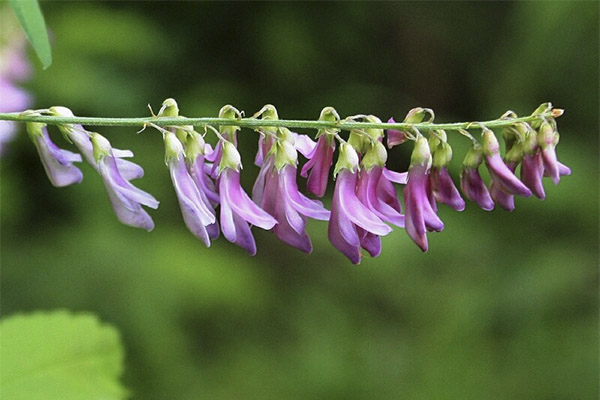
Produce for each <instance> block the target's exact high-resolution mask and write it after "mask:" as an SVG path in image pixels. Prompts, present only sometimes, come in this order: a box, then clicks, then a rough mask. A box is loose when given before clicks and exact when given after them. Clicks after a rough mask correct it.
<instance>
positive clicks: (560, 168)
mask: <svg viewBox="0 0 600 400" xmlns="http://www.w3.org/2000/svg"><path fill="white" fill-rule="evenodd" d="M537 139H538V145H539V148H540V152H541V155H542V162H543V164H544V176H548V177H550V179H552V181H553V182H554V184H555V185H557V184H558V182H559V181H560V177H561V175H570V174H571V169H570V168H569V167H567V166H566V165H564V164H562V163H561V162H559V161H558V158H557V157H556V145H557V144H558V141H559V135H558V132H556V129H555V128H554V127H553V126H552V125H551V124H550V122H548V121H544V122H543V123H542V125H541V126H540V129H539V132H538V135H537Z"/></svg>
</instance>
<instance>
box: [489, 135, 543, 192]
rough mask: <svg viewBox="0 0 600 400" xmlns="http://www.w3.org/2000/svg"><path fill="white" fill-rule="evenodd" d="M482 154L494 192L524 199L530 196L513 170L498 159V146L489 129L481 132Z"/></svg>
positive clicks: (500, 158) (527, 189)
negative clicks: (501, 192) (499, 191)
mask: <svg viewBox="0 0 600 400" xmlns="http://www.w3.org/2000/svg"><path fill="white" fill-rule="evenodd" d="M483 154H484V156H485V163H486V165H487V168H488V170H489V172H490V176H491V178H492V183H493V187H494V190H501V191H503V192H505V193H507V194H513V195H515V194H516V195H520V196H525V197H529V196H531V190H529V188H528V187H527V186H525V185H524V184H523V182H521V181H520V180H519V179H518V178H517V177H516V176H515V174H514V173H513V171H514V168H513V170H511V169H510V168H509V167H507V166H506V164H505V163H504V161H503V160H502V157H500V145H499V144H498V140H497V139H496V137H495V136H494V133H493V132H492V131H491V130H489V129H485V130H484V131H483Z"/></svg>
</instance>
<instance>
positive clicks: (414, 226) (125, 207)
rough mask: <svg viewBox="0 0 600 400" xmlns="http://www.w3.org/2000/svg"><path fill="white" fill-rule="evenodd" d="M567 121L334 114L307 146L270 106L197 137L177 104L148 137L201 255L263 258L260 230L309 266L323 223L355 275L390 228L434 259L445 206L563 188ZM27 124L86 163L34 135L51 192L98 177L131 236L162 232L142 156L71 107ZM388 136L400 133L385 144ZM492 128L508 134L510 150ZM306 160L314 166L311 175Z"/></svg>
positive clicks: (199, 125)
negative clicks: (245, 179)
mask: <svg viewBox="0 0 600 400" xmlns="http://www.w3.org/2000/svg"><path fill="white" fill-rule="evenodd" d="M561 114H562V110H557V109H552V106H551V105H550V104H549V103H544V104H542V105H541V106H540V107H538V109H536V111H534V113H533V114H531V115H530V116H528V117H524V118H518V117H517V116H516V115H515V114H514V113H513V112H507V113H505V114H504V115H503V116H502V117H501V118H499V119H497V120H493V121H488V122H487V125H486V123H464V124H463V123H460V124H443V126H441V125H440V124H434V123H433V117H434V114H433V111H431V110H430V109H427V108H421V107H417V108H414V109H412V110H410V111H409V113H408V114H407V116H406V117H405V118H404V119H403V122H402V123H400V124H396V123H395V122H394V119H393V118H390V119H389V120H388V122H389V123H388V124H384V123H382V122H381V120H380V119H379V118H378V117H376V116H374V115H363V114H359V115H354V116H351V117H347V118H345V119H340V117H339V115H338V113H337V112H336V111H335V110H334V109H333V108H332V107H326V108H325V109H323V111H322V112H321V114H320V117H319V119H318V120H316V121H304V122H310V124H306V126H304V127H305V128H306V127H309V126H310V127H314V129H317V135H316V142H315V141H314V140H313V139H311V138H310V137H309V136H308V135H306V134H299V133H296V132H292V131H291V130H290V129H288V126H286V124H287V123H288V122H289V123H290V124H289V125H290V126H294V124H297V123H298V122H303V121H286V120H280V119H279V116H278V113H277V110H276V109H275V107H274V106H273V105H266V106H264V107H263V108H262V109H261V110H260V111H259V112H257V113H256V114H254V115H253V117H252V118H244V117H243V113H242V112H240V111H238V110H237V109H236V108H235V107H233V106H230V105H228V106H224V107H223V108H222V109H221V110H220V112H219V118H218V119H217V120H216V121H215V122H216V124H215V126H213V125H211V124H209V123H208V122H206V123H204V122H202V121H200V122H198V120H196V121H194V123H193V124H192V125H190V124H189V123H188V124H186V123H179V122H180V121H179V120H180V119H181V121H182V122H187V121H190V120H188V119H185V117H182V116H180V115H179V108H178V105H177V103H176V102H175V100H173V99H167V100H165V102H163V105H162V107H161V109H160V111H159V112H158V114H157V115H154V114H153V117H152V118H151V119H148V120H147V122H145V123H144V124H145V126H144V128H145V127H147V126H150V127H152V128H155V129H157V130H158V131H160V132H161V134H162V136H163V139H164V145H165V162H166V164H167V166H168V169H169V173H170V177H171V181H172V183H173V187H174V191H175V195H176V196H177V199H178V202H179V206H180V209H181V215H182V217H183V221H184V223H185V225H186V226H187V228H188V229H189V230H190V232H191V233H192V234H193V235H195V236H196V237H197V238H199V239H200V240H201V241H202V242H203V243H204V244H205V245H206V246H210V245H211V243H212V241H213V240H215V239H217V237H218V236H219V234H220V232H221V233H222V234H223V236H224V237H225V238H226V239H227V240H228V241H230V242H233V243H235V244H237V245H238V246H240V247H241V248H243V249H244V250H246V251H247V252H248V253H249V254H251V255H254V254H256V252H257V246H256V242H255V239H254V235H253V233H252V227H253V226H257V227H259V228H262V229H264V230H272V231H273V233H274V235H275V237H277V238H278V239H279V240H280V241H282V242H284V243H286V244H288V245H290V246H292V247H295V248H297V249H298V250H300V251H303V252H305V253H311V252H312V251H313V243H312V241H311V239H310V238H309V236H308V234H307V232H306V228H307V223H308V220H309V219H316V220H322V221H327V223H328V238H329V241H330V242H331V244H332V245H333V247H334V248H336V249H337V250H338V251H340V252H341V253H342V254H343V255H345V256H346V257H347V258H348V259H349V260H350V261H351V262H352V263H355V264H358V263H360V262H361V260H362V258H363V255H365V254H368V255H370V256H371V257H377V256H378V255H379V254H380V253H381V251H382V247H383V246H382V245H383V243H384V242H388V243H393V241H394V240H397V239H395V238H385V239H384V237H385V236H387V235H388V234H389V233H391V232H392V226H396V227H398V228H404V229H405V230H406V233H407V234H408V236H409V237H410V238H411V239H412V241H414V242H415V243H416V244H417V246H418V247H419V248H420V249H421V250H422V251H427V250H428V248H429V243H428V238H427V233H428V232H440V231H442V230H443V229H444V223H443V222H442V220H441V218H440V216H439V215H438V203H441V204H444V205H447V206H448V207H450V208H452V209H453V210H456V211H462V210H464V209H465V206H466V204H465V200H464V199H463V196H464V198H465V199H468V200H471V201H473V202H474V203H476V204H477V205H478V206H479V207H481V208H482V209H484V210H488V211H489V210H492V209H494V207H495V204H498V205H499V206H500V207H501V208H503V209H506V210H509V211H512V210H513V209H514V208H515V196H516V195H518V196H523V197H529V196H531V194H534V195H535V196H536V197H538V198H540V199H544V198H545V197H546V193H545V190H544V186H543V178H544V177H549V178H550V179H551V180H552V181H553V182H554V183H558V182H559V180H560V177H561V176H563V175H569V174H570V173H571V170H570V169H569V168H568V167H566V166H565V165H564V164H562V163H560V162H559V161H558V158H557V156H556V145H557V144H558V140H559V134H558V132H557V125H556V120H555V119H556V117H558V116H560V115H561ZM22 115H23V116H29V117H30V118H37V117H44V116H49V117H55V118H60V119H62V122H61V123H56V125H58V129H59V130H60V132H61V133H62V136H63V137H64V138H65V139H66V140H67V141H68V142H69V143H71V144H72V145H74V147H75V148H76V149H77V150H78V151H79V153H81V154H78V153H75V152H72V151H69V150H66V149H61V148H59V147H58V146H57V145H56V144H55V143H54V142H53V141H52V140H51V139H50V135H49V134H48V130H47V126H46V123H44V122H45V121H47V119H43V120H42V121H44V122H38V121H39V120H33V121H31V120H30V121H29V122H27V131H28V132H29V136H30V137H31V139H32V141H33V142H34V144H35V146H36V148H37V150H38V153H39V156H40V159H41V161H42V164H43V166H44V169H45V171H46V173H47V175H48V177H49V179H50V181H51V182H52V184H53V185H55V186H58V187H61V186H67V185H71V184H74V183H79V182H81V180H82V179H83V174H82V172H81V170H80V169H79V168H77V166H75V164H74V163H76V162H81V161H82V159H85V160H86V161H87V162H88V163H89V164H90V165H91V166H92V167H93V169H94V170H95V171H96V172H98V173H99V175H100V176H101V178H102V180H103V182H104V185H105V188H106V191H107V193H108V196H109V199H110V202H111V205H112V207H113V209H114V211H115V213H116V215H117V218H118V219H119V220H120V221H121V222H122V223H124V224H126V225H129V226H133V227H138V228H142V229H146V230H151V229H152V228H153V227H154V222H153V221H152V218H151V217H150V215H149V214H148V212H147V211H146V210H145V209H144V208H143V206H146V207H150V208H157V207H158V201H157V200H156V199H155V198H154V197H153V196H152V195H150V194H149V193H147V192H145V191H143V190H141V189H139V188H137V187H135V186H133V185H132V184H131V182H130V181H131V180H133V179H139V178H142V177H143V175H144V170H143V169H142V167H141V166H139V165H138V164H136V163H134V162H132V161H130V160H128V159H126V158H130V157H132V156H133V153H132V152H131V151H129V150H119V149H115V148H113V147H112V146H111V144H110V142H109V141H108V140H107V139H106V138H105V137H104V136H102V135H100V134H99V133H96V132H91V131H89V130H87V129H86V128H84V127H83V126H82V125H80V124H78V123H77V122H80V121H78V118H76V117H75V116H74V115H73V113H72V112H71V111H70V110H69V109H67V108H65V107H51V108H49V109H46V110H36V111H27V112H24V113H23V114H22ZM428 115H429V119H427V120H426V117H427V116H428ZM66 122H68V123H66ZM190 123H192V122H190ZM390 124H393V125H390ZM300 125H302V124H297V125H295V126H300ZM242 126H246V127H252V128H253V129H254V130H255V131H256V132H257V133H258V135H259V136H258V149H257V153H256V156H255V158H254V163H255V164H256V165H257V166H258V167H260V171H259V172H258V176H257V178H256V181H255V183H254V185H253V188H252V197H250V196H248V194H247V192H246V190H245V189H244V188H243V187H242V184H241V180H240V173H241V171H242V159H241V155H240V151H238V148H237V146H238V137H237V135H238V132H239V131H240V130H241V127H242ZM388 127H389V128H394V129H387V131H385V130H384V129H385V128H388ZM490 127H495V128H498V129H502V137H503V141H504V144H505V146H504V148H505V150H504V151H502V150H501V146H500V143H499V141H498V139H497V138H496V134H495V133H494V132H493V131H492V130H491V129H490ZM396 128H399V129H396ZM202 131H204V133H203V134H202V133H200V132H202ZM343 131H349V135H348V138H347V139H344V138H343V137H342V134H343ZM469 131H472V132H473V131H474V132H473V134H472V133H471V132H469ZM449 132H458V133H461V134H462V135H463V136H466V137H467V138H469V139H470V141H471V146H470V147H469V149H468V150H467V153H466V155H465V157H464V160H463V161H462V165H461V166H460V174H459V175H460V177H459V178H460V185H459V187H460V190H459V188H457V186H456V184H455V182H454V179H453V177H452V171H453V170H454V169H453V165H452V156H453V149H452V147H451V145H450V142H449V140H448V138H449ZM477 132H479V133H480V134H481V139H480V140H478V139H477V138H476V137H477V135H476V134H475V133H477ZM212 134H214V135H215V139H216V143H215V142H214V141H213V145H214V149H213V146H211V145H210V144H208V143H206V142H205V136H206V135H212ZM206 140H208V139H206ZM336 142H338V143H339V147H338V148H337V149H336ZM384 143H385V144H387V148H386V146H385V145H384ZM402 145H404V146H407V147H408V146H410V151H411V157H410V163H409V169H408V171H405V172H399V171H392V170H390V169H389V168H390V167H389V164H388V161H389V159H390V158H391V157H396V156H395V155H393V154H392V153H390V154H388V151H390V152H395V151H396V149H395V147H396V146H402ZM388 149H389V150H388ZM336 151H337V160H336V162H335V168H334V171H333V174H332V177H333V179H334V181H335V187H334V190H333V196H332V199H331V211H330V210H328V209H326V208H325V206H324V205H323V203H322V202H321V201H320V200H317V199H313V198H310V197H309V196H310V194H312V195H315V196H317V197H323V196H325V194H326V192H327V186H328V184H329V180H330V177H331V176H330V169H331V166H332V165H333V162H334V158H335V157H334V156H335V154H336ZM298 153H300V154H302V155H303V156H304V158H306V161H305V162H304V164H303V165H302V164H301V159H302V158H301V157H300V158H299V157H298ZM82 156H83V157H82ZM482 164H483V165H485V167H486V168H487V171H488V172H489V176H490V180H489V182H486V180H484V178H482V176H481V175H480V167H481V165H482ZM394 165H397V164H396V163H394ZM299 168H300V171H301V172H300V177H304V178H307V179H306V192H308V193H309V194H305V193H303V191H302V190H301V189H300V187H305V186H304V185H302V184H301V182H299V179H300V178H299V177H298V169H299ZM455 168H458V166H456V167H455ZM461 192H462V193H461ZM444 212H445V211H444Z"/></svg>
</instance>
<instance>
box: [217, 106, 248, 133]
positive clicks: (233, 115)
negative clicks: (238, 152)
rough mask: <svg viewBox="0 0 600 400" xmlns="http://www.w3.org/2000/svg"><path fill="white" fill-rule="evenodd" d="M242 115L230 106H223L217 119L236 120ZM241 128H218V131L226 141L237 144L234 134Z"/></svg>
mask: <svg viewBox="0 0 600 400" xmlns="http://www.w3.org/2000/svg"><path fill="white" fill-rule="evenodd" d="M241 116H242V113H241V112H240V111H239V110H238V109H237V108H235V107H234V106H232V105H229V104H227V105H225V106H223V107H221V109H220V110H219V118H226V119H238V118H241ZM240 129H241V128H240V127H239V126H220V127H219V131H220V132H221V134H222V135H223V136H225V138H226V139H227V140H230V141H232V142H234V143H237V140H236V137H235V133H236V132H237V131H239V130H240Z"/></svg>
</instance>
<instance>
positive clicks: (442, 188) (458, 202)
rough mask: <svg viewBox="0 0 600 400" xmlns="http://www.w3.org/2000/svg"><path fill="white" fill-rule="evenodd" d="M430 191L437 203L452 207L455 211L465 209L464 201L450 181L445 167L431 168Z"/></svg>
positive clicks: (450, 178)
mask: <svg viewBox="0 0 600 400" xmlns="http://www.w3.org/2000/svg"><path fill="white" fill-rule="evenodd" d="M429 179H430V181H431V190H432V192H433V195H434V197H435V199H436V200H437V201H439V202H440V203H444V204H446V205H447V206H450V207H452V208H453V209H455V210H456V211H462V210H464V209H465V201H464V200H463V198H462V197H460V194H459V193H458V189H457V188H456V186H455V185H454V182H453V181H452V177H451V176H450V174H449V173H448V169H447V168H446V167H441V168H435V167H434V168H432V169H431V172H430V174H429Z"/></svg>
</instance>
